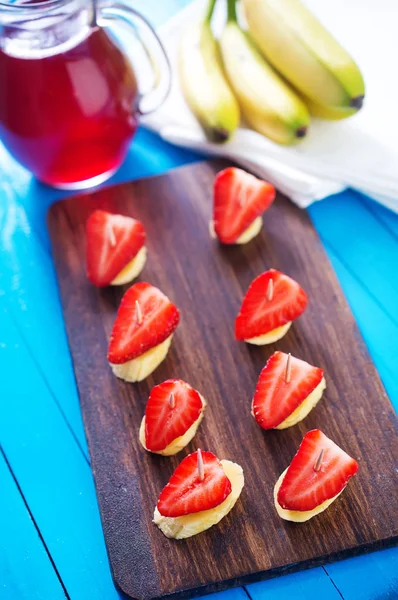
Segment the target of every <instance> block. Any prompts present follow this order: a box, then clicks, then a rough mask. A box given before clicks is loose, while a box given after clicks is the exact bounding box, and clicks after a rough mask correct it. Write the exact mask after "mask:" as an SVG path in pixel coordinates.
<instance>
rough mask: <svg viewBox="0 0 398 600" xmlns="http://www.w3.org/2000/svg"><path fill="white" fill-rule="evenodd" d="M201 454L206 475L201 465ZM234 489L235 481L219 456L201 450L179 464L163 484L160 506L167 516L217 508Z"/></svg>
mask: <svg viewBox="0 0 398 600" xmlns="http://www.w3.org/2000/svg"><path fill="white" fill-rule="evenodd" d="M200 454H201V456H202V461H203V473H202V474H203V479H201V478H200V469H199V468H198V459H199V456H198V455H200ZM231 491H232V486H231V482H230V480H229V479H228V477H227V476H226V475H225V473H224V469H223V467H222V464H221V463H220V461H219V460H218V458H217V457H216V456H215V455H214V454H213V453H212V452H203V451H200V450H197V451H196V452H193V453H192V454H189V455H188V456H186V457H185V458H184V460H183V461H182V462H181V463H180V464H179V465H178V467H177V468H176V470H175V471H174V473H173V475H172V476H171V478H170V481H169V483H168V484H167V485H166V487H164V488H163V490H162V492H161V494H160V496H159V500H158V504H157V507H158V511H159V512H160V514H161V515H163V516H164V517H182V516H183V515H190V514H192V513H197V512H200V511H202V510H210V509H211V508H215V507H216V506H218V505H219V504H221V503H222V502H224V500H225V498H227V496H229V494H230V493H231Z"/></svg>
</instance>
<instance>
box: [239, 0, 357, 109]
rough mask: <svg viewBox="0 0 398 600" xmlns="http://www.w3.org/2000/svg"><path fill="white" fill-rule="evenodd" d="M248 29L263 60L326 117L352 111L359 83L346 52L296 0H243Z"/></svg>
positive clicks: (355, 66) (351, 61) (353, 63)
mask: <svg viewBox="0 0 398 600" xmlns="http://www.w3.org/2000/svg"><path fill="white" fill-rule="evenodd" d="M243 4H244V9H245V16H246V20H247V23H248V26H249V30H250V32H251V34H252V36H253V38H254V40H255V41H256V43H257V45H258V47H259V49H260V50H261V52H262V53H263V54H264V56H265V57H266V58H267V60H269V62H270V63H271V64H272V65H273V66H274V67H275V69H277V70H278V71H279V72H280V73H281V75H283V76H284V77H285V78H286V79H287V81H289V82H290V83H291V84H292V85H293V86H294V87H295V88H296V89H297V90H299V91H300V92H301V94H303V95H304V96H305V97H306V98H308V99H309V100H310V111H311V112H312V113H313V114H314V115H317V116H321V117H323V118H328V119H341V118H346V117H349V116H351V115H352V114H355V112H357V111H358V110H359V109H360V108H361V107H362V104H363V99H364V96H365V84H364V81H363V78H362V75H361V72H360V70H359V68H358V66H357V65H356V63H355V62H354V61H353V59H352V58H351V56H350V55H349V54H348V52H346V50H344V48H342V47H341V46H340V44H339V43H338V42H337V41H336V40H335V39H334V38H333V36H332V35H331V34H330V33H329V32H328V31H327V30H326V29H325V28H324V27H323V25H322V24H321V23H320V22H319V21H318V19H317V18H316V17H315V16H314V15H313V14H312V13H311V12H310V11H309V10H308V8H306V7H305V6H304V5H303V4H302V3H301V2H300V0H243Z"/></svg>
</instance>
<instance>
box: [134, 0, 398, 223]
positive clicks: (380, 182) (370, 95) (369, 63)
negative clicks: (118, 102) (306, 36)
mask: <svg viewBox="0 0 398 600" xmlns="http://www.w3.org/2000/svg"><path fill="white" fill-rule="evenodd" d="M205 3H206V1H205V0H194V1H193V2H192V3H191V4H189V5H188V6H186V7H185V8H184V9H183V10H182V11H181V12H179V13H178V14H177V15H176V16H175V17H174V18H172V19H171V20H170V21H169V22H167V23H166V24H165V25H163V26H162V27H160V28H159V30H158V33H159V35H160V38H161V39H162V41H163V43H164V45H165V48H166V50H167V52H168V54H169V57H170V61H171V65H172V69H173V75H174V76H173V84H172V90H171V93H170V96H169V97H168V99H167V100H166V102H165V103H164V105H163V106H162V107H161V108H160V109H158V110H157V111H156V112H155V113H154V114H152V115H149V116H148V117H146V118H145V119H144V120H143V124H144V125H145V126H147V127H148V128H150V129H152V130H153V131H157V132H158V133H159V134H160V136H161V137H162V138H164V139H165V140H167V141H169V142H171V143H174V144H177V145H179V146H185V147H188V148H193V149H197V150H200V151H201V152H204V153H206V154H215V155H222V156H225V157H228V158H231V159H234V160H236V161H237V162H238V163H240V164H242V166H246V167H248V168H251V169H252V170H254V172H257V173H258V175H260V176H263V177H265V178H266V179H268V180H269V181H271V182H272V183H274V184H275V185H276V186H277V187H278V188H279V189H280V190H281V191H283V192H284V193H285V194H287V195H288V196H289V197H290V198H291V199H292V200H293V201H294V202H296V203H297V204H298V205H299V206H301V207H306V206H308V205H309V204H311V203H312V202H314V201H315V200H321V199H322V198H325V197H326V196H329V195H331V194H335V193H337V192H340V191H341V190H343V189H345V188H346V187H353V188H355V189H357V190H359V191H361V192H363V193H365V194H367V195H369V196H371V197H373V198H375V199H376V200H378V201H379V202H381V203H382V204H384V205H385V206H387V207H388V208H390V209H392V210H395V211H397V212H398V173H397V165H398V149H397V148H396V147H395V146H396V141H397V138H398V120H397V118H396V114H397V113H396V104H397V98H398V78H397V77H396V64H395V63H396V57H397V56H398V36H397V35H396V24H397V23H398V2H392V1H391V0H378V1H377V2H375V0H349V1H347V0H334V1H333V2H330V0H306V3H307V4H308V5H309V7H310V8H311V10H312V11H313V12H314V14H316V15H317V16H318V17H319V18H320V20H321V21H322V22H323V23H324V24H325V25H326V27H327V28H328V29H329V30H330V31H331V32H332V33H333V35H334V36H335V37H336V38H337V39H338V40H339V41H340V42H341V43H342V44H343V46H344V47H345V48H347V50H348V51H349V52H350V53H351V54H352V55H353V56H354V58H355V60H356V61H357V62H358V64H359V66H360V68H361V70H362V72H363V74H364V78H365V83H366V100H365V106H364V108H363V109H362V110H361V111H360V112H359V113H358V115H355V116H354V117H352V118H351V119H348V120H346V121H336V122H327V121H320V120H316V119H313V120H312V123H311V129H310V133H309V134H308V137H307V138H306V139H304V140H303V141H302V142H301V143H300V144H299V145H298V146H294V147H293V148H286V147H282V146H278V145H277V144H274V143H273V142H271V141H270V140H268V139H267V138H265V137H264V136H262V135H260V134H258V133H256V132H254V131H251V130H249V129H246V128H244V127H241V128H239V129H238V130H237V132H236V133H235V135H234V137H233V139H232V140H231V141H230V142H229V143H228V144H224V145H217V144H211V143H209V142H208V141H207V140H206V138H205V136H204V135H203V132H202V130H201V128H200V127H199V125H198V124H197V122H196V120H195V118H194V117H193V116H192V114H191V112H190V110H189V108H188V106H187V105H186V103H185V100H184V98H183V96H182V93H181V90H180V87H179V81H178V73H177V69H176V58H177V47H178V43H179V38H180V36H181V32H182V30H183V29H184V27H185V26H186V25H187V24H188V23H190V22H191V21H193V20H194V19H195V18H199V16H200V15H201V14H202V12H203V7H204V5H205ZM225 4H226V2H222V1H221V2H220V1H219V4H218V5H216V12H215V15H214V29H215V32H216V33H217V32H219V31H220V28H221V27H222V25H223V23H224V19H225Z"/></svg>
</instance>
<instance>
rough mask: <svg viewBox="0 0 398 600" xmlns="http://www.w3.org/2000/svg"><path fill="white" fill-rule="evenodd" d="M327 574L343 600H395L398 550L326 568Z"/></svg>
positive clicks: (378, 553) (361, 557)
mask: <svg viewBox="0 0 398 600" xmlns="http://www.w3.org/2000/svg"><path fill="white" fill-rule="evenodd" d="M328 572H329V575H330V577H331V578H332V579H333V581H334V582H335V585H336V587H337V588H338V589H339V591H340V592H341V594H342V596H343V597H344V598H345V600H396V599H397V598H398V548H390V549H389V550H383V551H381V552H375V553H373V554H368V555H366V556H358V557H356V558H351V559H350V560H347V561H344V562H341V563H335V564H333V565H329V567H328Z"/></svg>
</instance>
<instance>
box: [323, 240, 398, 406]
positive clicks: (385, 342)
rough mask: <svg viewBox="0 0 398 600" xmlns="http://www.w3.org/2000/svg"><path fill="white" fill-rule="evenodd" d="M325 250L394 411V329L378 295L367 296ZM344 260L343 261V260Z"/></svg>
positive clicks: (397, 332) (397, 334) (397, 337)
mask: <svg viewBox="0 0 398 600" xmlns="http://www.w3.org/2000/svg"><path fill="white" fill-rule="evenodd" d="M325 249H326V251H327V254H328V256H329V259H330V261H331V263H332V265H333V268H334V270H335V271H336V274H337V277H338V279H339V282H340V284H341V287H342V288H343V291H344V293H345V296H346V298H347V300H348V303H349V305H350V307H351V310H352V312H353V314H354V316H355V319H356V321H357V323H358V326H359V329H360V331H361V333H362V336H363V338H364V340H365V343H366V345H367V347H368V350H369V353H370V355H371V357H372V360H373V362H374V363H375V365H376V368H377V370H378V372H379V375H380V377H381V380H382V382H383V384H384V387H385V388H386V391H387V394H388V396H389V398H390V400H391V402H392V404H393V406H394V407H395V409H396V410H397V409H398V380H397V376H396V357H397V356H398V325H397V324H396V323H395V322H394V321H393V320H392V318H391V317H390V315H389V314H388V313H387V312H386V311H385V310H384V307H383V304H382V302H381V301H380V300H379V299H378V297H379V295H378V293H377V290H375V294H376V296H377V297H375V296H374V295H373V294H372V295H370V294H369V293H368V290H367V288H366V285H365V284H364V283H363V282H362V281H361V280H360V279H359V278H358V276H357V275H356V273H353V272H352V271H350V270H349V269H348V267H347V265H346V264H345V263H344V262H343V259H341V258H338V257H337V255H336V253H335V251H334V250H333V249H332V248H331V247H330V245H329V244H328V243H327V244H325ZM344 258H345V257H344Z"/></svg>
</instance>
